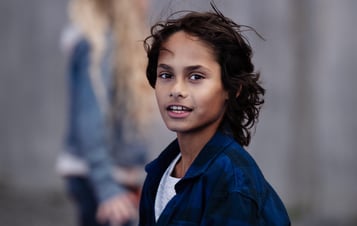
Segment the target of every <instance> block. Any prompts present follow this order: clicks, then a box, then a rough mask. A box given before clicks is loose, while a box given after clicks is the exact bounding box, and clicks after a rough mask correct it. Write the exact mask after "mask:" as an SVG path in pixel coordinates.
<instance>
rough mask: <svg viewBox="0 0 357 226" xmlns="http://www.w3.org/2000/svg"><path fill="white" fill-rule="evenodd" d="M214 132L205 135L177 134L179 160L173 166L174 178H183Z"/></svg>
mask: <svg viewBox="0 0 357 226" xmlns="http://www.w3.org/2000/svg"><path fill="white" fill-rule="evenodd" d="M214 132H215V131H212V132H206V133H202V132H200V133H189V134H188V133H177V140H178V143H179V146H180V152H181V159H180V160H179V162H178V163H177V164H176V166H175V170H174V176H175V177H179V178H181V177H183V176H184V175H185V174H186V172H187V170H188V168H189V167H190V166H191V164H192V162H193V161H194V160H195V158H196V157H197V156H198V154H199V153H200V152H201V150H202V148H203V147H204V146H205V145H206V144H207V142H208V141H209V140H210V139H211V137H212V136H213V135H214Z"/></svg>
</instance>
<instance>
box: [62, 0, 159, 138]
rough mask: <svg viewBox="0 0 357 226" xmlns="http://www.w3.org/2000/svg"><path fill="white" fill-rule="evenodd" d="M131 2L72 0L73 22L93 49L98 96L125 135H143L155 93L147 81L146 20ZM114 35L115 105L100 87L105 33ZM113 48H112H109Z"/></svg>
mask: <svg viewBox="0 0 357 226" xmlns="http://www.w3.org/2000/svg"><path fill="white" fill-rule="evenodd" d="M136 3H137V2H136V1H132V0H72V1H71V2H70V4H69V15H70V18H71V20H72V21H73V22H74V23H75V24H76V25H77V26H78V27H79V28H80V30H81V32H82V33H83V35H84V36H85V37H86V38H87V40H88V42H89V43H90V46H91V53H90V72H89V73H90V77H91V80H92V84H93V88H94V89H95V93H96V96H97V98H98V100H99V102H100V105H101V108H102V109H103V110H104V111H108V110H109V114H108V115H109V116H111V118H112V119H114V120H117V119H118V117H120V120H121V121H122V122H123V126H124V129H125V133H124V134H125V135H127V137H132V136H133V135H136V134H137V133H141V134H143V133H144V132H145V131H146V129H147V127H148V126H149V124H148V122H150V121H151V120H150V117H151V116H152V112H153V106H154V101H153V100H154V98H153V91H152V89H151V88H150V87H149V85H148V84H147V82H146V77H145V67H146V55H145V51H144V48H143V44H142V43H143V42H142V40H143V39H144V37H146V35H147V29H146V26H145V18H144V17H143V12H142V10H141V8H140V7H138V6H137V4H136ZM109 29H110V30H111V31H112V33H113V35H114V47H113V48H114V51H113V52H114V59H113V62H112V63H113V67H114V72H115V75H114V80H113V85H114V91H115V96H114V103H113V104H108V103H107V101H106V99H107V98H106V96H105V93H106V92H107V91H106V90H105V87H104V86H103V85H101V82H100V79H101V77H102V76H101V74H100V73H101V70H100V64H101V60H102V58H103V55H104V51H105V49H106V48H108V46H107V44H108V43H107V40H106V33H107V32H108V30H109ZM109 48H111V46H110V47H109Z"/></svg>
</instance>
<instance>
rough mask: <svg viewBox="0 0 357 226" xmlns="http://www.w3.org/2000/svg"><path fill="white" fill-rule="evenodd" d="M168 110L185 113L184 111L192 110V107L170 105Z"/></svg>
mask: <svg viewBox="0 0 357 226" xmlns="http://www.w3.org/2000/svg"><path fill="white" fill-rule="evenodd" d="M166 110H168V111H170V112H173V113H176V114H179V113H184V112H191V111H192V108H188V107H185V106H182V105H169V106H168V107H167V108H166Z"/></svg>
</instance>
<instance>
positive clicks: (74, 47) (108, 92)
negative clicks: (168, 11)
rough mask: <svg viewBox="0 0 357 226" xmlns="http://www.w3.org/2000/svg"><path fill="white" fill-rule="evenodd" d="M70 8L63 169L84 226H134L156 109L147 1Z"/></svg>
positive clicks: (75, 1)
mask: <svg viewBox="0 0 357 226" xmlns="http://www.w3.org/2000/svg"><path fill="white" fill-rule="evenodd" d="M68 10H69V17H70V22H71V23H70V25H69V26H68V27H66V29H65V30H64V32H63V36H62V40H61V41H62V42H61V43H62V47H63V50H64V51H65V52H66V55H67V57H68V59H69V62H68V64H69V65H68V76H69V78H68V82H69V117H68V120H69V125H68V134H67V137H66V147H65V151H64V152H63V153H61V154H60V155H59V157H58V161H57V166H56V169H57V171H58V173H59V174H60V175H61V176H63V177H64V178H65V181H66V185H67V188H68V192H69V194H70V196H71V198H72V200H73V201H74V203H75V204H76V207H77V209H78V224H79V225H81V226H94V225H96V226H97V225H112V226H113V225H132V224H133V223H134V222H136V221H137V212H138V210H137V209H138V199H139V196H140V191H141V185H142V182H143V178H144V175H143V173H144V170H143V166H144V164H145V163H146V161H147V157H146V156H147V154H148V153H147V152H148V150H147V142H146V139H145V131H147V130H146V129H147V128H148V126H149V123H148V122H150V121H151V120H150V117H151V112H152V109H151V108H152V106H153V103H152V102H150V100H148V98H147V96H150V95H152V93H151V92H152V91H151V90H150V88H149V86H148V85H147V84H146V82H145V79H143V78H144V76H145V61H146V59H145V53H144V50H143V49H142V42H140V40H142V39H143V37H145V33H144V31H145V30H146V29H145V21H146V18H145V15H146V14H145V11H146V2H145V0H135V1H131V0H125V1H116V0H71V1H69V5H68ZM143 97H145V102H143V100H142V99H143Z"/></svg>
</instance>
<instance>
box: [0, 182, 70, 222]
mask: <svg viewBox="0 0 357 226" xmlns="http://www.w3.org/2000/svg"><path fill="white" fill-rule="evenodd" d="M74 214H75V211H74V208H73V206H72V205H71V203H70V200H69V199H68V197H67V196H66V195H65V193H64V192H63V193H61V192H51V193H49V192H47V193H39V192H29V191H25V190H23V191H17V190H14V189H9V188H0V225H1V226H9V225H12V226H25V225H26V226H75V216H74Z"/></svg>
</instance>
